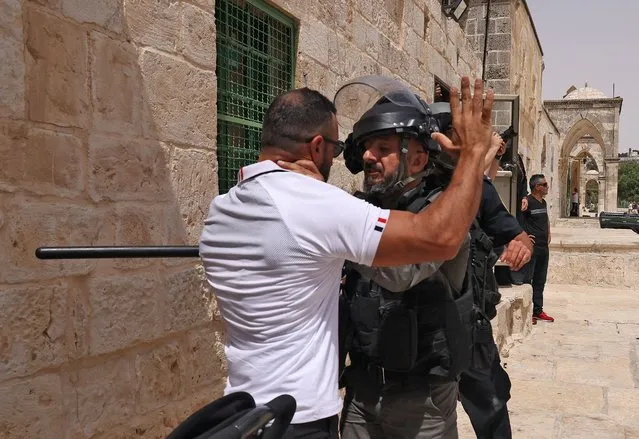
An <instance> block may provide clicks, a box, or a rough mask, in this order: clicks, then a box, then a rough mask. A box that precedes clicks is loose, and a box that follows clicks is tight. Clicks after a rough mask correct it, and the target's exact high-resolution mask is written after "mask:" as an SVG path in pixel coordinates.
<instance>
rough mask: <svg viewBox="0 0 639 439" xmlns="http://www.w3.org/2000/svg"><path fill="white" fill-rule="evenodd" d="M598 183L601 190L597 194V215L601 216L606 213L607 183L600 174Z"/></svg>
mask: <svg viewBox="0 0 639 439" xmlns="http://www.w3.org/2000/svg"><path fill="white" fill-rule="evenodd" d="M597 183H598V184H599V190H598V192H597V213H598V214H599V213H601V212H605V211H606V196H605V193H606V181H605V180H604V177H603V176H601V173H600V174H599V180H597Z"/></svg>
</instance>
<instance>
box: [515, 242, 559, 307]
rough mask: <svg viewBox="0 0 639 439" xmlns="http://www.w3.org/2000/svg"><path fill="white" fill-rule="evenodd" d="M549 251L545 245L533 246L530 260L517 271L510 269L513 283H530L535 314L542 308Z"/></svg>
mask: <svg viewBox="0 0 639 439" xmlns="http://www.w3.org/2000/svg"><path fill="white" fill-rule="evenodd" d="M549 259H550V251H549V250H548V247H547V246H544V247H541V246H540V247H537V246H535V247H534V248H533V254H532V257H531V258H530V262H528V263H527V264H526V265H524V266H523V267H522V268H521V270H519V271H511V272H510V278H511V279H512V281H513V283H515V284H519V283H527V284H532V287H533V314H535V315H537V314H539V313H541V312H542V311H543V310H544V288H545V287H546V278H547V276H548V261H549Z"/></svg>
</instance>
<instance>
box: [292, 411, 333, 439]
mask: <svg viewBox="0 0 639 439" xmlns="http://www.w3.org/2000/svg"><path fill="white" fill-rule="evenodd" d="M302 438H303V439H338V438H339V417H338V416H337V415H335V416H331V417H330V418H324V419H320V420H318V421H313V422H306V423H303V424H291V425H290V426H289V427H288V430H286V433H285V434H284V436H282V439H302Z"/></svg>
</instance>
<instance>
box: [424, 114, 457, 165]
mask: <svg viewBox="0 0 639 439" xmlns="http://www.w3.org/2000/svg"><path fill="white" fill-rule="evenodd" d="M430 109H431V112H432V114H433V117H434V118H435V119H437V123H438V125H439V128H440V131H441V132H442V133H444V134H446V135H449V134H448V131H449V130H451V129H452V128H453V115H452V113H451V111H450V104H449V103H448V102H435V103H434V104H432V105H431V106H430ZM434 162H435V163H437V164H438V165H440V166H441V167H443V168H444V169H446V170H448V171H451V170H453V169H454V168H455V166H456V165H457V159H456V158H454V157H451V156H450V155H449V154H448V153H447V152H446V151H440V153H439V154H437V156H436V157H435V158H434Z"/></svg>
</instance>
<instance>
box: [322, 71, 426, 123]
mask: <svg viewBox="0 0 639 439" xmlns="http://www.w3.org/2000/svg"><path fill="white" fill-rule="evenodd" d="M381 98H386V99H388V101H390V102H392V103H394V104H396V105H400V106H406V107H413V108H415V109H417V110H419V111H421V112H423V113H424V114H427V113H428V109H427V108H426V107H425V106H424V103H423V102H422V101H421V100H420V99H418V98H417V96H416V95H415V92H414V91H413V90H411V89H410V87H409V86H408V85H406V84H404V83H402V82H400V81H398V80H396V79H393V78H389V77H386V76H379V75H373V76H361V77H359V78H355V79H353V80H351V81H349V82H347V83H346V84H344V85H342V86H341V87H340V88H339V90H337V93H335V99H334V100H333V103H334V104H335V108H336V109H337V121H338V123H339V125H340V127H341V128H344V129H347V130H350V129H351V127H352V126H353V124H354V123H355V122H357V121H358V120H359V119H360V118H361V117H362V115H363V114H364V113H366V112H367V111H368V110H370V109H371V108H372V107H373V105H375V104H376V103H377V102H378V101H379V100H380V99H381Z"/></svg>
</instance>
